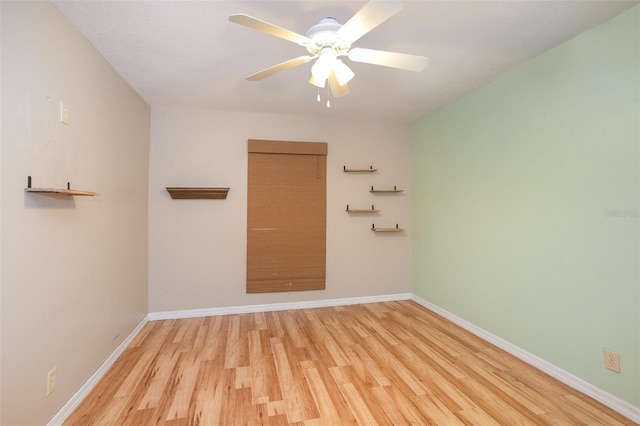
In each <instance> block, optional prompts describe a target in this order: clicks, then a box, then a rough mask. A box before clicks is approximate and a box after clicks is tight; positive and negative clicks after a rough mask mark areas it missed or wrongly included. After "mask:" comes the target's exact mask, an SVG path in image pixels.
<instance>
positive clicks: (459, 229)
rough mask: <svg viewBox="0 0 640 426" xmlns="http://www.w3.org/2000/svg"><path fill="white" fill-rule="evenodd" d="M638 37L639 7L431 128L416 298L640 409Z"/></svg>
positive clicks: (424, 148)
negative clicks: (615, 358)
mask: <svg viewBox="0 0 640 426" xmlns="http://www.w3.org/2000/svg"><path fill="white" fill-rule="evenodd" d="M639 28H640V6H635V7H633V8H631V9H629V10H628V11H626V12H624V13H623V14H621V15H619V16H617V17H615V18H614V19H612V20H610V21H608V22H606V23H604V24H603V25H600V26H599V27H596V28H594V29H592V30H590V31H587V32H585V33H583V34H581V35H579V36H578V37H576V38H574V39H573V40H570V41H568V42H567V43H565V44H563V45H561V46H559V47H557V48H555V49H553V50H551V51H550V52H547V53H545V54H544V55H541V56H539V57H537V58H536V59H534V60H533V61H531V62H529V63H527V64H525V65H523V66H521V67H519V68H517V69H515V70H512V71H510V72H509V73H507V74H505V75H503V76H501V77H500V78H498V79H497V80H495V81H494V82H492V83H490V84H488V85H487V86H484V87H483V88H481V89H479V90H476V91H475V92H473V93H471V94H470V95H467V96H465V97H463V98H461V99H458V100H457V101H455V102H454V103H452V104H449V105H448V106H446V107H444V108H442V109H440V110H438V111H436V112H434V113H432V114H430V115H428V116H427V117H424V118H423V119H421V120H418V121H416V122H415V123H413V126H412V151H411V157H412V159H411V161H412V164H411V169H412V176H411V179H412V188H411V191H412V222H411V223H412V228H413V229H412V231H413V233H412V257H413V259H412V264H413V270H412V285H413V289H412V290H413V293H414V294H416V295H417V296H418V297H421V298H423V299H425V300H427V301H429V302H431V303H433V304H435V305H437V306H439V307H441V308H443V309H445V310H447V311H449V312H451V313H453V314H455V315H457V316H459V317H461V318H463V319H465V320H466V321H469V322H471V323H473V324H475V325H477V326H479V327H481V328H483V329H485V330H487V331H489V332H491V333H493V334H495V335H497V336H499V337H501V338H503V339H505V340H507V341H509V342H511V343H513V344H515V345H517V346H519V347H520V348H522V349H525V350H526V351H528V352H530V353H533V354H534V355H537V356H538V357H540V358H542V359H544V360H546V361H548V362H550V363H552V364H554V365H556V366H558V367H560V368H562V369H564V370H566V371H568V372H570V373H572V374H574V375H576V376H578V377H580V378H582V379H584V380H586V381H587V382H589V383H592V384H594V385H595V386H597V387H599V388H601V389H603V390H605V391H607V392H609V393H611V394H613V395H615V396H617V397H618V398H620V399H622V400H625V401H627V402H629V403H631V404H632V405H634V406H636V407H640V284H639V282H640V281H639V278H640V277H639V275H640V274H639V266H638V264H639V258H640V256H639V249H638V245H639V240H640V228H639V225H638V214H639V210H638V209H639V205H638V201H639V189H640V184H639V174H638V169H639V164H640V155H639V152H640V150H639V147H640V30H639ZM604 347H607V348H610V349H612V350H615V351H617V352H619V353H620V356H621V366H622V373H621V374H616V373H613V372H611V371H609V370H606V369H605V368H604V362H603V348H604Z"/></svg>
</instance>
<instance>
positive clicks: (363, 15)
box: [229, 0, 429, 97]
mask: <svg viewBox="0 0 640 426" xmlns="http://www.w3.org/2000/svg"><path fill="white" fill-rule="evenodd" d="M401 9H402V2H401V1H400V0H370V1H369V2H368V3H366V4H365V5H364V6H363V7H362V8H361V9H360V10H359V11H358V12H356V14H355V15H353V17H351V19H349V20H348V21H347V23H345V24H344V25H342V24H340V23H339V22H338V21H337V20H336V19H335V18H324V19H321V20H320V22H318V23H317V24H316V25H314V26H312V27H311V28H309V30H308V31H307V33H306V35H301V34H298V33H296V32H293V31H290V30H287V29H285V28H281V27H278V26H276V25H273V24H271V23H269V22H265V21H262V20H260V19H257V18H254V17H252V16H249V15H246V14H243V13H237V14H233V15H230V16H229V20H230V21H231V22H234V23H236V24H240V25H244V26H246V27H249V28H253V29H255V30H258V31H262V32H264V33H267V34H270V35H272V36H275V37H279V38H282V39H285V40H288V41H292V42H294V43H297V44H299V45H300V46H304V47H306V49H307V51H308V52H309V55H303V56H298V57H297V58H293V59H290V60H288V61H285V62H282V63H279V64H277V65H274V66H271V67H269V68H266V69H263V70H262V71H258V72H257V73H254V74H251V75H249V76H248V77H247V80H251V81H256V80H261V79H263V78H266V77H269V76H271V75H273V74H276V73H278V72H280V71H284V70H287V69H290V68H293V67H297V66H299V65H302V64H306V63H308V62H310V61H312V60H314V59H316V61H315V63H314V64H313V66H312V67H311V78H310V80H309V83H311V84H313V85H314V86H317V87H325V85H326V82H327V81H328V82H329V87H330V88H331V93H332V95H333V96H335V97H338V96H344V95H346V94H347V93H349V87H348V86H347V83H348V82H349V81H351V79H352V78H353V77H354V76H355V74H354V72H353V71H352V70H351V69H350V68H349V67H348V66H347V65H346V64H345V63H344V62H342V60H341V59H340V58H341V57H343V56H346V57H347V58H349V59H350V60H352V61H354V62H363V63H367V64H373V65H382V66H386V67H392V68H398V69H402V70H409V71H422V70H423V69H425V68H426V67H427V65H428V64H429V59H428V58H426V57H424V56H417V55H409V54H405V53H396V52H387V51H382V50H373V49H364V48H359V47H353V48H352V47H351V45H352V44H353V43H354V42H356V41H357V40H358V39H359V38H360V37H362V36H363V35H365V34H367V33H368V32H369V31H371V30H372V29H374V28H375V27H377V26H378V25H380V24H382V23H383V22H384V21H386V20H387V19H389V18H391V17H392V16H393V15H395V14H396V13H398V12H399V11H400V10H401Z"/></svg>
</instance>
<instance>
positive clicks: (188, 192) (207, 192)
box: [167, 187, 229, 200]
mask: <svg viewBox="0 0 640 426" xmlns="http://www.w3.org/2000/svg"><path fill="white" fill-rule="evenodd" d="M167 191H169V194H171V198H173V199H174V200H226V199H227V194H228V193H229V188H186V187H167Z"/></svg>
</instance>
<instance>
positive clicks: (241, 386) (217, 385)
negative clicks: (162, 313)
mask: <svg viewBox="0 0 640 426" xmlns="http://www.w3.org/2000/svg"><path fill="white" fill-rule="evenodd" d="M65 424H66V425H91V424H100V425H123V424H130V425H147V424H167V425H246V424H251V425H253V424H270V425H286V424H296V425H305V426H317V425H329V426H331V425H343V424H360V425H375V424H381V425H385V424H397V425H403V424H417V425H428V424H436V425H447V426H448V425H458V424H473V425H527V424H530V425H544V424H549V425H579V424H585V425H598V424H602V425H622V424H624V425H631V424H634V423H632V422H631V421H629V420H627V419H625V418H624V417H622V416H620V415H618V414H617V413H615V412H613V411H612V410H610V409H608V408H606V407H604V406H603V405H601V404H599V403H597V402H596V401H594V400H592V399H590V398H588V397H586V396H584V395H582V394H580V393H578V392H576V391H574V390H572V389H570V388H569V387H567V386H565V385H563V384H561V383H560V382H558V381H556V380H555V379H553V378H551V377H549V376H547V375H545V374H543V373H542V372H540V371H539V370H536V369H535V368H533V367H531V366H529V365H527V364H524V363H523V362H521V361H519V360H517V359H516V358H514V357H512V356H510V355H508V354H506V353H505V352H503V351H501V350H499V349H497V348H496V347H494V346H492V345H490V344H488V343H486V342H485V341H483V340H481V339H479V338H477V337H475V336H473V335H471V334H470V333H468V332H466V331H464V330H462V329H461V328H459V327H457V326H455V325H453V324H452V323H450V322H448V321H447V320H444V319H443V318H441V317H439V316H437V315H435V314H434V313H432V312H430V311H428V310H426V309H424V308H423V307H421V306H419V305H417V304H415V303H414V302H411V301H399V302H388V303H372V304H364V305H352V306H342V307H331V308H319V309H301V310H295V311H294V310H290V311H279V312H266V313H253V314H242V315H225V316H213V317H203V318H194V319H180V320H166V321H153V322H149V323H148V324H147V325H146V326H145V327H144V329H143V330H142V331H141V333H140V334H139V335H138V336H137V337H136V339H135V341H134V342H133V343H132V344H131V346H130V347H129V348H128V349H127V350H126V351H125V352H124V353H123V355H122V356H121V357H120V359H119V360H118V361H117V362H116V363H115V364H114V366H113V367H112V369H111V370H110V371H109V372H108V373H107V374H106V376H105V377H104V378H103V380H102V381H101V382H100V383H99V384H98V385H97V386H96V388H95V389H94V390H93V391H92V392H91V394H90V395H89V396H88V397H87V398H86V399H85V400H84V401H83V402H82V404H81V405H80V406H79V407H78V409H77V410H76V411H75V412H74V413H73V414H72V415H71V416H70V417H69V419H68V420H67V422H66V423H65Z"/></svg>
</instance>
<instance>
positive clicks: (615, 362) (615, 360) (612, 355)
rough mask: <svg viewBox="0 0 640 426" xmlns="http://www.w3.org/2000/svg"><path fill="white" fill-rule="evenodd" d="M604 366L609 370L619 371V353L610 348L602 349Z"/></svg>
mask: <svg viewBox="0 0 640 426" xmlns="http://www.w3.org/2000/svg"><path fill="white" fill-rule="evenodd" d="M604 366H605V367H606V368H608V369H609V370H611V371H615V372H616V373H620V354H619V353H617V352H614V351H612V350H611V349H605V350H604Z"/></svg>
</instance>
